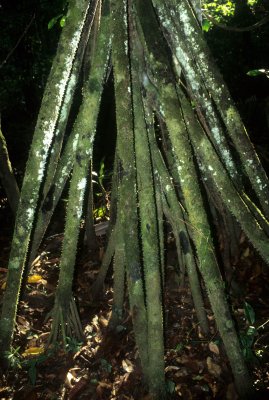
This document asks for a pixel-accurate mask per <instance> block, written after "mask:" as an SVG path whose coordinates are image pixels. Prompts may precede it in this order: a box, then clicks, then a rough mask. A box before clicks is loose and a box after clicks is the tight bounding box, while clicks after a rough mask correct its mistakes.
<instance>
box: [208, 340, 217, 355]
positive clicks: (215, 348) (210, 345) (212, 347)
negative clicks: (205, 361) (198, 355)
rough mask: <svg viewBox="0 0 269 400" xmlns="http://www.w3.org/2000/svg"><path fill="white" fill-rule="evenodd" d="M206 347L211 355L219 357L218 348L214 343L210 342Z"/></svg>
mask: <svg viewBox="0 0 269 400" xmlns="http://www.w3.org/2000/svg"><path fill="white" fill-rule="evenodd" d="M208 347H209V350H210V351H212V353H215V354H217V355H219V347H218V346H217V345H216V343H214V342H210V343H209V345H208Z"/></svg>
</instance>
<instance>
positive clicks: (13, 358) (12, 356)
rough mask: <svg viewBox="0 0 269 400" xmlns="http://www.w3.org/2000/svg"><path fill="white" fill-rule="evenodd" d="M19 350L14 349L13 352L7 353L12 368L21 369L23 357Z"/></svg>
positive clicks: (18, 348) (17, 348)
mask: <svg viewBox="0 0 269 400" xmlns="http://www.w3.org/2000/svg"><path fill="white" fill-rule="evenodd" d="M19 350H20V347H16V348H14V347H12V348H11V351H6V352H5V358H6V359H7V360H8V363H9V366H10V368H14V369H16V368H21V355H20V353H19Z"/></svg>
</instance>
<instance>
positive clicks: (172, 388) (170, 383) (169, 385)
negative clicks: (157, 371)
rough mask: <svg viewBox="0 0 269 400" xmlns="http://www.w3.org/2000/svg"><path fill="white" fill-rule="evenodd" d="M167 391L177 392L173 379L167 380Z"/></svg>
mask: <svg viewBox="0 0 269 400" xmlns="http://www.w3.org/2000/svg"><path fill="white" fill-rule="evenodd" d="M165 387H166V391H167V393H169V394H173V393H174V392H175V388H176V384H175V382H173V381H170V380H167V381H166V382H165Z"/></svg>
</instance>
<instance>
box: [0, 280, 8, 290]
mask: <svg viewBox="0 0 269 400" xmlns="http://www.w3.org/2000/svg"><path fill="white" fill-rule="evenodd" d="M6 286H7V283H6V281H5V282H4V283H3V285H2V286H1V289H2V290H5V288H6Z"/></svg>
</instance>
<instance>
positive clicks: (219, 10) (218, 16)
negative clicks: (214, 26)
mask: <svg viewBox="0 0 269 400" xmlns="http://www.w3.org/2000/svg"><path fill="white" fill-rule="evenodd" d="M203 8H204V10H205V11H206V12H208V13H209V14H210V15H211V16H212V17H214V19H215V20H216V21H218V22H222V21H225V17H231V16H233V15H234V10H235V1H230V0H228V1H225V0H214V1H204V2H203Z"/></svg>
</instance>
